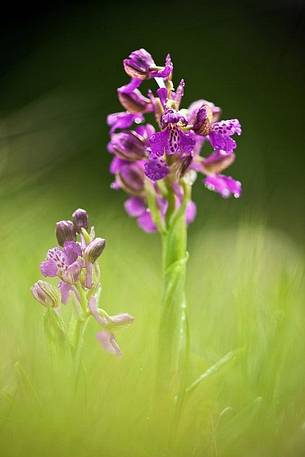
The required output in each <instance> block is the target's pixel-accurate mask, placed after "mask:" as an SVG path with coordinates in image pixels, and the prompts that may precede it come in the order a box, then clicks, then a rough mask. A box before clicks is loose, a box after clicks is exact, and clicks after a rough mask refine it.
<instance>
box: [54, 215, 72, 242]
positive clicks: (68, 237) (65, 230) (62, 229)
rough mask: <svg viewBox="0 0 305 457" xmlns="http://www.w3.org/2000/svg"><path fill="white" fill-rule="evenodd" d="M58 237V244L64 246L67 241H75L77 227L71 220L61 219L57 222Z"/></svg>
mask: <svg viewBox="0 0 305 457" xmlns="http://www.w3.org/2000/svg"><path fill="white" fill-rule="evenodd" d="M56 238H57V241H58V244H59V245H60V246H63V245H64V243H65V241H75V228H74V224H73V222H71V221H59V222H57V224H56Z"/></svg>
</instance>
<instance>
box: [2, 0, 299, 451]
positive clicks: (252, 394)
mask: <svg viewBox="0 0 305 457" xmlns="http://www.w3.org/2000/svg"><path fill="white" fill-rule="evenodd" d="M163 6H164V5H163V4H162V5H161V4H158V3H155V4H154V11H153V12H154V14H151V13H149V14H148V13H147V6H146V7H145V5H142V4H140V3H138V2H137V4H136V9H135V7H130V6H129V5H125V6H123V4H122V3H120V14H117V12H116V11H114V7H113V6H112V5H110V4H109V5H107V6H105V7H102V6H101V5H100V6H99V7H97V6H96V5H94V6H92V5H90V7H89V6H88V7H80V6H79V7H77V8H76V9H73V11H72V10H70V9H69V8H68V10H67V11H66V12H65V14H63V15H59V16H56V15H55V16H54V17H51V18H49V20H48V21H46V22H42V23H41V24H39V26H38V25H37V24H36V25H35V27H33V30H32V35H31V39H30V40H29V41H27V40H26V39H24V40H23V42H22V46H21V47H20V49H19V51H18V52H19V54H18V53H17V51H16V54H15V55H13V53H12V56H11V60H12V61H13V63H14V64H11V65H8V66H7V67H6V68H5V69H4V70H3V71H1V85H0V97H1V106H0V178H1V188H0V211H1V224H0V237H1V246H0V257H1V266H2V270H1V275H0V287H1V292H2V293H1V297H0V306H1V313H0V345H1V358H0V449H1V451H0V453H1V456H2V455H3V456H4V457H17V456H18V457H19V456H20V455H30V456H32V457H36V456H37V457H38V456H39V457H41V456H42V455H43V456H49V455H50V456H53V455H57V456H58V457H66V456H71V455H75V456H77V457H96V456H98V455H100V456H105V457H112V456H113V457H117V456H120V457H125V456H126V457H146V456H147V457H162V456H163V455H164V454H165V453H164V452H163V451H162V450H160V449H157V448H156V445H155V443H156V441H158V438H159V437H160V436H162V434H163V430H164V428H166V427H164V424H162V422H160V423H159V426H158V427H157V428H155V427H154V426H153V425H152V419H151V417H150V411H151V404H152V390H153V376H154V371H153V370H154V363H153V361H154V350H155V340H156V336H157V335H156V329H157V323H158V317H159V304H160V296H161V274H160V258H159V257H160V256H159V254H160V247H159V242H158V238H157V236H148V235H145V234H144V233H142V232H141V231H140V230H138V229H137V227H136V225H135V223H134V221H132V220H130V219H128V218H127V216H126V215H125V214H124V211H123V208H122V203H123V201H124V196H123V194H122V193H115V192H114V191H111V190H110V189H109V184H110V181H111V178H110V176H109V175H108V171H107V168H108V164H109V156H108V154H107V153H105V150H106V143H107V138H108V136H107V135H108V133H107V129H106V126H105V117H106V114H107V113H108V112H112V111H116V110H118V109H119V105H118V102H117V101H116V99H115V89H116V87H118V86H119V85H121V84H123V83H124V82H125V80H126V78H125V76H124V75H123V73H122V69H121V59H122V58H123V57H124V56H125V55H126V54H127V53H128V52H130V51H131V50H132V49H136V48H138V47H140V46H145V47H146V48H147V49H149V50H151V51H152V53H153V54H154V55H156V58H157V60H158V61H159V60H160V59H161V58H163V56H164V54H165V53H166V52H167V51H171V52H172V54H173V58H174V62H175V72H176V73H175V78H177V79H178V77H179V76H184V77H185V78H186V82H187V86H186V96H185V100H186V105H187V104H188V103H189V102H191V101H192V100H193V99H196V98H200V97H202V96H203V97H206V98H208V99H211V100H213V101H215V102H216V103H217V104H219V105H221V106H223V107H224V117H225V118H227V117H235V116H237V117H240V119H241V121H242V124H243V126H244V134H243V135H242V137H241V138H240V141H239V148H238V160H237V161H236V163H235V164H234V166H233V167H232V171H231V169H230V173H231V172H232V175H233V176H235V177H237V178H239V179H241V180H242V181H243V183H244V188H245V192H244V195H243V197H242V198H241V199H240V200H239V201H235V200H230V201H229V200H228V201H223V200H221V199H220V198H219V197H218V196H216V195H213V194H212V193H208V192H207V191H204V190H203V188H202V185H200V184H199V183H198V184H197V185H196V188H195V192H194V195H195V200H196V203H197V204H198V217H197V219H196V221H195V223H194V224H193V226H192V227H191V228H190V234H189V250H190V254H191V256H190V261H189V271H188V282H187V289H188V290H187V296H188V303H189V308H190V320H191V328H192V356H193V366H192V372H191V373H190V379H189V382H190V383H191V382H193V381H194V380H195V379H196V378H197V377H198V376H200V375H201V374H202V373H204V372H205V373H206V374H209V373H210V374H209V375H208V376H206V378H205V380H204V381H202V383H201V384H200V385H199V386H198V387H197V388H196V389H195V390H194V391H193V393H192V394H190V396H189V399H188V402H187V405H186V411H185V415H184V417H183V419H182V421H181V424H180V429H179V433H178V434H177V436H176V450H175V452H173V454H174V456H175V457H176V456H177V457H186V456H187V457H273V456H274V457H290V456H291V457H303V456H304V452H305V436H304V434H305V425H304V424H305V393H304V392H305V389H304V388H305V363H304V351H305V331H304V324H305V309H304V296H305V295H304V292H305V290H304V289H305V286H304V257H305V256H304V226H305V224H304V198H303V197H302V196H303V195H304V179H303V169H304V167H303V164H304V154H303V148H304V141H303V130H302V125H301V123H302V120H303V117H302V104H303V100H304V86H303V74H304V65H303V63H302V62H303V61H302V60H301V59H300V41H298V39H297V38H298V35H297V29H296V27H295V26H294V23H290V22H289V21H287V23H286V22H285V20H283V16H282V17H280V16H277V15H276V14H275V13H274V12H273V11H272V10H271V11H269V12H268V11H267V12H266V11H265V10H263V12H262V13H260V12H259V11H258V12H257V11H252V10H251V9H249V6H248V7H247V8H242V7H241V6H240V5H238V4H237V3H236V5H234V8H232V7H231V6H232V5H231V3H230V5H226V6H223V5H222V2H218V3H217V5H216V4H215V5H211V4H207V2H203V3H201V4H200V5H199V3H198V4H196V5H195V4H194V7H193V9H192V11H191V10H189V11H188V14H184V9H182V10H181V9H179V8H176V5H174V6H175V8H174V7H173V8H172V11H171V24H170V28H169V27H168V22H167V21H168V17H167V15H164V11H163ZM172 6H173V5H172ZM135 12H136V14H135ZM148 17H149V21H150V27H149V29H148V27H147V20H148ZM287 17H288V13H287ZM271 18H272V21H271ZM27 27H29V28H30V26H29V25H28V24H27ZM289 27H291V29H292V31H293V33H294V34H296V35H293V34H292V35H291V30H290V28H289ZM157 30H158V31H159V30H162V33H156V31H157ZM177 37H178V38H179V37H180V38H179V39H177ZM294 37H296V38H294ZM25 38H27V35H26V34H25ZM8 39H9V40H10V39H11V37H10V36H9V37H8ZM6 43H7V41H6ZM33 43H34V44H35V45H34V44H33ZM190 44H191V45H190ZM109 49H111V52H110V51H109ZM6 53H8V54H9V48H8V50H6ZM4 55H6V54H5V53H4ZM292 153H293V157H291V155H289V154H292ZM77 207H85V208H86V209H87V210H88V211H89V214H90V216H91V220H92V222H93V223H94V224H95V226H96V232H97V234H99V235H101V236H104V237H105V238H107V249H106V250H105V253H104V254H103V258H102V260H101V268H102V275H103V276H102V277H103V304H104V305H105V308H106V309H107V310H109V311H110V312H113V313H115V312H119V311H128V312H130V313H131V314H133V315H134V316H135V317H136V321H135V324H134V325H133V326H132V327H130V328H128V329H125V330H124V331H122V332H121V334H120V335H119V342H120V345H121V347H122V349H123V352H124V357H123V358H122V359H120V360H117V359H114V358H112V357H111V356H109V355H108V354H106V353H104V352H103V351H102V350H101V349H100V347H99V346H98V344H97V342H96V340H95V332H96V330H97V329H96V327H95V324H94V323H93V322H92V323H91V324H90V326H89V330H88V333H87V335H86V341H85V348H84V353H83V363H84V366H85V368H86V376H82V378H81V380H80V384H79V389H78V391H77V392H75V389H74V384H75V382H74V379H73V375H72V367H71V362H70V359H69V355H68V354H62V355H61V356H59V357H58V358H57V359H54V356H53V355H52V353H50V351H49V348H48V345H47V341H46V338H45V335H44V332H43V311H44V310H43V309H42V307H41V306H39V305H38V304H37V303H36V302H34V300H33V299H32V297H31V295H30V291H29V289H30V287H31V285H32V283H33V282H34V281H36V280H37V279H38V278H39V268H38V265H39V262H40V261H41V260H42V259H43V258H44V255H45V253H46V251H47V249H48V248H49V247H50V246H53V244H54V231H53V227H54V223H55V222H56V221H57V220H59V219H63V218H67V217H69V215H70V214H71V213H72V211H73V210H74V209H75V208H77ZM231 351H237V352H236V353H235V356H234V357H232V358H230V356H229V357H228V356H227V360H228V362H227V363H223V364H222V366H221V367H220V368H219V370H215V364H216V367H217V366H219V362H221V361H223V360H226V355H228V354H229V355H230V352H231ZM223 358H224V359H223ZM217 364H218V365H217ZM220 365H221V363H220ZM213 367H214V371H213ZM170 457H172V456H170Z"/></svg>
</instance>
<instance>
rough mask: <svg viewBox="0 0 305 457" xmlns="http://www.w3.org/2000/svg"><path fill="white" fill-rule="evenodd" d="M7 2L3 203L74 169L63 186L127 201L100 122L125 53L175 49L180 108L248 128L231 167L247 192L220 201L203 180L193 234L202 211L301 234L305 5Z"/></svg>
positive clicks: (1, 108) (1, 93)
mask: <svg viewBox="0 0 305 457" xmlns="http://www.w3.org/2000/svg"><path fill="white" fill-rule="evenodd" d="M8 7H9V9H8V10H7V11H6V12H5V14H2V15H1V45H0V54H1V67H0V115H1V123H0V126H1V131H0V147H1V146H2V147H1V149H0V150H1V155H2V158H3V157H4V159H3V160H2V162H1V169H0V173H1V181H2V186H1V187H2V191H1V198H2V199H3V198H4V199H5V201H6V202H8V203H9V202H10V201H14V198H15V197H16V193H18V192H22V193H25V192H27V191H32V190H33V188H34V187H35V186H38V187H39V186H42V187H43V188H44V187H45V188H47V186H48V183H49V182H54V179H55V180H56V179H59V180H60V178H59V176H62V177H64V176H65V177H66V176H67V170H68V173H69V176H70V182H69V180H66V181H65V182H66V186H67V188H66V189H63V192H66V191H67V192H69V188H70V189H71V186H73V183H75V182H78V181H79V180H81V181H82V182H83V183H86V184H84V188H85V189H86V190H84V192H87V194H88V200H89V199H90V197H91V196H92V195H97V194H100V195H103V196H106V197H107V198H111V204H113V205H116V204H117V205H120V204H121V203H122V201H123V195H122V194H118V193H115V192H113V191H110V190H109V185H110V182H111V177H110V175H109V174H108V165H109V162H110V157H109V154H108V153H107V151H106V144H107V141H108V132H107V126H106V125H105V118H106V116H107V114H108V113H109V112H114V111H119V110H120V106H119V103H118V101H117V98H116V88H117V87H118V86H120V85H122V84H124V83H125V82H126V80H127V78H126V76H125V75H124V72H123V71H122V66H121V61H122V59H123V58H124V57H125V56H126V55H128V53H129V52H130V51H132V50H134V49H137V48H139V47H145V48H146V49H148V50H149V51H150V52H151V53H152V54H153V56H154V57H155V60H156V61H157V62H158V63H161V62H162V61H163V58H164V55H165V54H166V53H167V52H171V55H172V58H173V61H174V65H175V74H174V77H175V80H176V82H178V80H179V79H180V77H184V78H185V80H186V94H185V98H184V106H187V105H188V104H189V103H191V101H193V100H195V99H198V98H202V97H203V98H206V99H208V100H212V101H214V102H215V103H216V104H218V105H220V106H221V107H222V108H223V118H224V119H225V118H231V117H238V118H239V119H240V120H241V123H242V126H243V135H242V137H241V138H240V139H239V147H238V150H237V156H238V158H237V161H236V163H235V164H234V165H233V166H232V167H231V169H230V170H229V174H232V175H233V176H235V177H236V178H239V179H240V180H241V181H242V182H243V185H244V195H243V197H242V199H241V200H240V201H239V202H238V203H237V202H236V201H230V202H224V201H221V199H219V197H218V196H217V195H213V194H211V193H208V192H203V189H202V188H201V186H200V185H199V183H198V184H197V186H196V189H195V194H196V201H197V203H198V206H199V216H201V217H199V218H198V220H197V221H196V224H195V225H194V230H196V229H199V228H200V227H201V225H202V222H203V221H204V219H205V218H206V217H209V218H213V217H214V218H219V220H220V221H222V222H223V223H225V224H230V223H231V222H232V221H234V220H235V218H236V217H238V218H244V217H250V218H251V217H252V218H254V219H255V218H261V219H262V220H263V221H264V222H266V223H267V224H269V225H270V226H272V227H273V228H276V229H279V230H281V231H284V232H286V233H287V234H289V236H291V237H293V238H294V239H295V240H296V241H300V242H302V243H303V242H304V228H305V217H304V214H305V211H304V195H305V181H304V163H305V159H304V115H303V103H304V69H305V64H304V38H305V36H304V35H305V33H304V23H305V20H304V16H305V14H304V3H303V2H297V1H267V2H254V1H246V2H222V1H220V2H214V3H213V2H206V1H203V2H190V3H186V2H184V3H176V2H166V3H165V2H154V3H151V2H146V3H145V2H115V3H111V2H109V3H108V4H104V3H103V2H52V4H50V5H40V6H35V5H34V4H32V5H31V4H27V5H23V6H21V7H20V5H18V6H17V4H14V3H12V4H10V5H8ZM62 183H63V180H61V181H60V185H62ZM84 200H85V201H84V203H87V202H86V198H85V197H84ZM108 202H109V200H108ZM216 208H217V210H216ZM118 211H121V209H119V207H118ZM216 211H217V216H216V215H215V212H216Z"/></svg>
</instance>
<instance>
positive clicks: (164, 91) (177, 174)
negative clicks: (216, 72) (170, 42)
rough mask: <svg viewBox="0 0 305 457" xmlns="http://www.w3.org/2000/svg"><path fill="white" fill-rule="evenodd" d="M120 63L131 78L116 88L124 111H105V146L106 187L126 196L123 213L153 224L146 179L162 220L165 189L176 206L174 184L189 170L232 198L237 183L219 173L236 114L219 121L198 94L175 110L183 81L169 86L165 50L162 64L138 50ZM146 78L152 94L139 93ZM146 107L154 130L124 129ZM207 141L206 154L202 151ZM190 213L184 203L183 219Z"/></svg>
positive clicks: (230, 151)
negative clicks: (108, 174) (151, 82)
mask: <svg viewBox="0 0 305 457" xmlns="http://www.w3.org/2000/svg"><path fill="white" fill-rule="evenodd" d="M123 66H124V69H125V71H126V73H127V74H128V76H130V78H131V80H130V82H129V83H128V84H125V85H124V86H122V87H120V88H119V89H118V97H119V101H120V102H121V104H122V105H123V107H124V108H125V109H126V112H125V113H115V114H112V115H110V116H108V124H109V126H110V134H111V141H110V143H109V145H108V150H109V152H110V153H111V154H113V155H114V158H113V160H112V163H111V167H110V171H111V173H112V174H114V175H115V181H114V183H113V184H112V187H113V188H114V189H123V190H124V191H125V192H127V193H128V194H129V195H130V198H129V199H128V200H127V201H126V202H125V209H126V211H127V213H128V214H129V215H130V216H131V217H134V218H136V220H137V222H138V225H139V226H140V227H141V228H142V229H143V230H144V231H147V232H154V231H156V230H157V229H158V227H156V220H155V217H153V215H152V213H151V210H150V208H149V202H148V196H147V183H150V189H153V192H154V196H155V199H156V202H157V203H156V208H157V211H159V219H160V220H161V222H162V221H165V220H166V217H167V214H166V213H167V211H168V210H169V209H168V208H171V210H172V205H168V196H169V194H170V193H171V192H174V193H175V195H176V209H178V208H179V206H180V205H181V201H182V200H183V191H182V197H181V195H180V196H178V195H177V194H176V190H175V189H177V188H178V187H180V188H181V183H182V180H183V179H184V178H185V177H186V176H187V175H188V174H189V173H195V175H196V174H198V173H202V174H203V175H204V179H203V182H204V184H205V187H206V188H207V189H209V190H213V191H215V192H217V193H219V194H220V195H221V196H222V197H224V198H227V197H228V196H230V195H233V196H234V197H236V198H238V197H239V196H240V195H241V183H240V182H239V181H237V180H235V179H234V178H232V177H230V176H225V175H223V174H222V172H223V171H224V170H225V169H226V168H227V167H229V166H230V165H231V164H232V163H233V162H234V160H235V157H236V156H235V149H236V146H237V145H236V140H235V139H234V136H236V135H237V136H239V135H240V134H241V126H240V123H239V121H238V119H231V120H225V121H223V120H220V116H221V109H220V108H219V107H218V106H216V105H215V104H214V103H212V102H210V101H207V100H204V99H201V100H197V101H196V102H194V103H192V104H191V105H190V106H189V108H188V109H183V108H182V109H181V107H180V106H181V102H182V99H183V95H184V88H185V82H184V80H183V79H182V80H181V81H180V83H179V84H178V86H177V88H176V90H175V89H174V86H173V83H172V74H173V64H172V61H171V58H170V56H169V55H168V56H167V57H166V60H165V64H164V65H163V66H157V65H156V64H155V61H154V59H153V57H152V56H151V54H150V53H149V52H147V51H146V50H145V49H139V50H137V51H134V52H132V53H131V54H130V55H129V56H128V58H126V59H124V61H123ZM148 79H149V80H151V79H155V81H156V82H157V85H158V88H157V90H156V92H155V93H153V92H152V90H151V89H150V90H148V92H147V94H146V95H143V93H142V92H141V91H140V86H141V84H142V82H143V81H144V80H148ZM148 112H149V113H150V112H152V113H153V114H154V116H155V120H156V124H157V126H158V128H159V130H157V131H155V129H154V127H153V126H151V125H150V124H143V125H141V126H138V127H136V128H135V129H134V130H130V127H132V125H133V124H136V123H142V122H144V116H145V115H146V113H148ZM140 130H141V131H142V132H144V134H143V133H140ZM207 143H209V145H210V146H211V148H212V153H211V154H209V155H202V152H201V151H202V150H204V147H205V145H206V144H207ZM151 184H152V186H151ZM160 201H161V202H162V201H165V202H166V205H165V204H161V205H160ZM164 208H165V209H164ZM195 215H196V206H195V204H194V202H189V204H188V206H187V209H186V217H187V221H188V223H190V222H192V221H193V220H194V218H195Z"/></svg>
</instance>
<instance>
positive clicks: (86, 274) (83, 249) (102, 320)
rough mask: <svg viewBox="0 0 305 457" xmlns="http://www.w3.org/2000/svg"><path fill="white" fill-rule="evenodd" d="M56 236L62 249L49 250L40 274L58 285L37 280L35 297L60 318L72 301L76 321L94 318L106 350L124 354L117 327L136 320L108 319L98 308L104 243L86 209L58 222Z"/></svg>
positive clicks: (115, 317)
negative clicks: (63, 306)
mask: <svg viewBox="0 0 305 457" xmlns="http://www.w3.org/2000/svg"><path fill="white" fill-rule="evenodd" d="M55 233H56V238H57V241H58V244H59V246H55V247H53V248H51V249H49V250H48V253H47V256H46V259H45V260H44V261H43V262H41V264H40V271H41V273H42V275H43V276H44V277H47V278H55V280H56V281H57V284H56V285H53V284H51V283H49V282H47V281H43V280H39V281H37V282H36V283H35V284H34V286H33V287H32V289H31V291H32V295H33V297H34V298H35V300H37V301H38V302H39V303H41V304H42V305H44V306H45V307H47V308H48V309H49V310H52V309H53V310H54V311H55V312H56V315H57V316H58V315H59V313H60V308H61V305H66V304H67V303H69V302H70V301H73V302H74V305H75V311H76V318H77V319H79V320H80V321H84V320H86V319H88V318H89V317H93V318H94V319H95V320H96V321H97V322H98V323H99V325H100V326H101V327H102V330H101V331H99V332H98V334H97V338H98V340H99V341H100V342H101V344H102V346H103V347H104V349H105V350H106V351H108V352H110V353H112V354H116V355H119V354H121V351H120V349H119V345H118V343H117V341H116V337H115V333H116V328H117V327H118V326H122V325H124V324H129V323H131V322H132V321H133V317H132V316H130V315H129V314H126V313H122V314H119V315H115V316H109V315H108V314H107V313H106V311H105V310H104V309H102V308H100V307H99V303H98V300H99V297H100V291H101V279H100V268H99V265H98V259H99V258H100V256H101V255H102V253H103V251H104V248H105V244H106V242H105V240H104V239H103V238H99V237H95V232H94V227H91V228H90V226H89V220H88V214H87V211H85V210H84V209H77V210H76V211H74V213H73V214H72V221H71V220H63V221H60V222H57V224H56V227H55Z"/></svg>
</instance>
